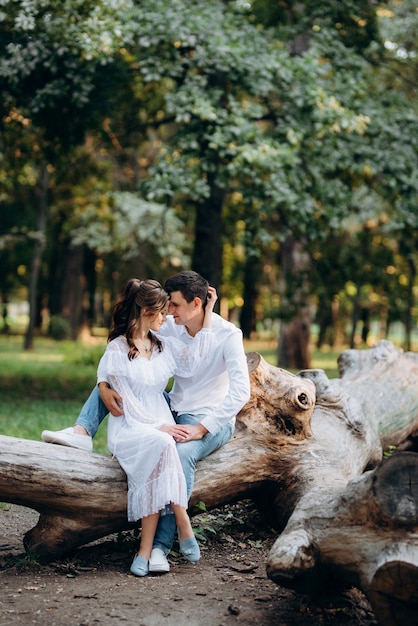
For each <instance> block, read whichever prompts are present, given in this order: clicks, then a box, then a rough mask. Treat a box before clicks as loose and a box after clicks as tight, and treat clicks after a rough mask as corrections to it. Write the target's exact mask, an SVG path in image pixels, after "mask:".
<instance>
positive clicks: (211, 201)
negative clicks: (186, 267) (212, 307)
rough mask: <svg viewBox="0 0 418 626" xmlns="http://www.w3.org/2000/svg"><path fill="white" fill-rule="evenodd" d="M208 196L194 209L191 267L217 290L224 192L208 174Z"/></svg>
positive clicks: (219, 274)
mask: <svg viewBox="0 0 418 626" xmlns="http://www.w3.org/2000/svg"><path fill="white" fill-rule="evenodd" d="M208 184H209V188H210V195H209V197H208V198H207V199H206V200H204V201H203V202H202V203H201V204H198V205H197V209H196V225H195V240H194V247H193V259H192V268H193V270H194V271H195V272H198V273H199V274H201V275H202V276H204V277H205V278H206V280H208V281H209V283H210V284H211V285H213V286H214V287H216V289H218V290H219V287H220V285H221V283H222V206H223V199H224V192H223V191H222V189H220V188H219V187H218V186H217V184H216V181H215V175H214V174H210V173H209V174H208Z"/></svg>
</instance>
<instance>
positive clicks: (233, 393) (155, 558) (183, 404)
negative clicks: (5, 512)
mask: <svg viewBox="0 0 418 626" xmlns="http://www.w3.org/2000/svg"><path fill="white" fill-rule="evenodd" d="M216 300H217V294H216V291H215V289H213V288H212V287H210V286H209V284H208V282H207V281H206V280H205V279H204V278H203V277H202V276H200V275H199V274H197V273H196V272H192V271H185V272H180V273H178V274H175V275H174V276H172V277H171V278H169V279H168V280H167V281H166V283H165V285H164V288H163V287H162V286H161V285H160V284H159V283H158V282H157V281H154V280H144V281H141V280H138V279H135V278H133V279H131V280H129V281H128V282H127V283H126V284H125V285H124V286H123V287H122V288H121V290H120V294H119V297H118V299H117V301H116V303H115V304H114V306H113V310H112V326H111V329H110V331H109V336H108V345H107V348H106V351H105V353H104V355H103V357H102V359H101V360H100V363H99V368H98V385H97V386H96V388H95V389H94V390H93V391H92V393H91V395H90V396H89V398H88V400H87V402H86V403H85V405H84V406H83V409H82V411H81V413H80V415H79V417H78V419H77V422H76V424H75V426H74V427H71V428H66V429H64V430H62V431H57V432H54V431H48V430H45V431H43V433H42V439H43V440H44V441H46V442H49V443H57V444H62V445H67V446H72V447H76V448H81V449H83V450H87V451H91V450H92V447H93V446H92V438H93V437H94V435H95V434H96V432H97V429H98V427H99V424H100V422H101V421H102V420H103V419H104V418H105V416H106V415H107V414H108V413H110V416H109V423H108V446H109V450H110V452H111V453H112V454H113V455H114V456H115V457H116V458H117V460H118V461H119V463H120V465H121V467H122V468H123V469H124V471H125V472H126V475H127V479H128V520H129V521H137V520H141V541H140V547H139V551H138V553H137V554H136V555H135V558H134V560H133V563H132V565H131V572H132V573H133V574H134V575H136V576H145V575H147V574H148V572H152V573H163V572H168V571H169V569H170V565H169V563H168V561H167V555H168V553H169V552H170V550H171V547H172V544H173V541H174V538H175V534H176V529H177V531H178V538H179V543H180V551H181V552H182V554H183V555H184V556H185V558H186V559H187V560H189V561H191V562H196V561H198V560H199V558H200V551H199V546H198V544H197V541H196V539H195V537H194V534H193V530H192V527H191V524H190V520H189V517H188V514H187V502H188V499H189V498H190V495H191V492H192V489H193V483H194V472H195V467H196V463H197V461H199V460H201V459H203V458H204V457H206V456H208V455H209V454H211V453H212V452H214V451H215V450H217V449H218V448H220V447H221V446H223V445H224V444H225V443H226V442H227V441H229V439H230V438H231V436H232V433H233V430H234V425H235V416H236V414H237V413H238V412H239V411H240V409H241V408H242V407H243V406H244V404H245V403H246V402H247V401H248V399H249V397H250V382H249V375H248V367H247V361H246V357H245V353H244V348H243V343H242V334H241V331H240V330H239V329H237V328H236V327H235V326H234V325H233V324H232V323H230V322H227V321H226V320H224V319H222V318H221V317H220V316H219V315H216V314H213V307H214V305H215V302H216ZM167 313H169V314H170V315H169V317H168V318H167V320H166V315H167ZM171 376H173V377H174V384H173V388H172V390H171V391H170V393H169V394H167V393H166V392H165V388H166V385H167V382H168V380H169V378H170V377H171Z"/></svg>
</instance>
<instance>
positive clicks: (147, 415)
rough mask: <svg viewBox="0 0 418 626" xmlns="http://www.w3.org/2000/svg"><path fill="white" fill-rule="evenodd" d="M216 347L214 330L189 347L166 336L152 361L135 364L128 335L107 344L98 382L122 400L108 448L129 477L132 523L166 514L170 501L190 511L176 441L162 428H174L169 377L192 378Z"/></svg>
mask: <svg viewBox="0 0 418 626" xmlns="http://www.w3.org/2000/svg"><path fill="white" fill-rule="evenodd" d="M212 345H213V336H212V332H211V330H210V329H202V330H201V331H200V332H199V333H197V334H196V336H195V338H194V339H193V341H192V342H191V343H190V344H189V345H188V346H185V344H184V343H183V342H181V341H179V340H178V339H175V338H172V337H165V338H164V339H163V350H162V351H161V352H159V351H158V348H156V347H154V349H153V351H152V355H151V359H150V360H148V359H145V358H141V357H137V358H135V359H133V360H132V361H130V360H129V359H128V351H129V347H128V343H127V341H126V338H125V337H124V336H119V337H117V338H116V339H113V340H112V341H110V342H109V343H108V345H107V348H106V351H105V353H104V355H103V356H102V358H101V360H100V363H99V367H98V379H99V380H107V381H108V382H109V384H110V385H111V387H112V388H113V389H115V391H117V392H118V393H119V395H120V396H121V397H122V398H123V412H124V414H123V416H120V417H117V416H113V415H109V422H108V448H109V450H110V452H111V453H112V454H113V455H114V456H115V457H116V458H117V459H118V461H119V463H120V465H121V467H122V468H123V470H124V471H125V473H126V475H127V479H128V520H129V521H137V520H139V519H141V518H143V517H145V516H147V515H151V514H152V513H157V512H160V513H161V514H164V513H167V512H169V511H171V509H169V508H168V505H169V504H170V502H173V503H174V504H179V505H181V506H184V507H185V508H186V507H187V491H186V482H185V478H184V474H183V470H182V467H181V464H180V460H179V457H178V454H177V450H176V444H175V441H174V439H173V437H172V436H171V435H168V434H167V433H164V432H161V431H160V430H159V428H160V427H161V426H162V425H163V424H175V421H174V419H173V416H172V414H171V411H170V408H169V406H168V404H167V401H166V399H165V397H164V395H163V393H164V390H165V387H166V385H167V381H168V379H169V378H170V376H173V375H174V374H181V376H188V375H189V376H191V375H192V373H193V369H194V367H195V365H196V363H197V362H200V360H201V359H205V358H208V356H209V353H210V349H211V346H212Z"/></svg>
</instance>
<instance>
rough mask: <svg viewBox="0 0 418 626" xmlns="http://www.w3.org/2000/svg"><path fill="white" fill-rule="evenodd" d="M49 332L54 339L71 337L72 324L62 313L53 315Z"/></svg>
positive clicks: (59, 339)
mask: <svg viewBox="0 0 418 626" xmlns="http://www.w3.org/2000/svg"><path fill="white" fill-rule="evenodd" d="M48 334H49V336H50V337H51V338H52V339H55V340H56V341H61V340H63V339H69V338H70V325H69V323H68V320H66V319H65V317H63V316H62V315H53V316H52V317H51V320H50V322H49V329H48Z"/></svg>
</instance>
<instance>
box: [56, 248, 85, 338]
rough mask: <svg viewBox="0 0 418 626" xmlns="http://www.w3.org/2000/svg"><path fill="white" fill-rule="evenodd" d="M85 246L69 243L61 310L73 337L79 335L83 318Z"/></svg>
mask: <svg viewBox="0 0 418 626" xmlns="http://www.w3.org/2000/svg"><path fill="white" fill-rule="evenodd" d="M83 252H84V250H83V246H72V245H71V244H70V245H68V247H67V250H66V257H65V271H64V277H63V282H62V291H61V312H62V315H63V316H64V317H65V319H66V320H67V321H68V324H69V328H70V336H71V339H73V340H75V339H77V336H78V331H79V329H80V324H81V320H82V297H83V291H84V287H85V285H84V283H85V279H84V274H83V261H84V255H83Z"/></svg>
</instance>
